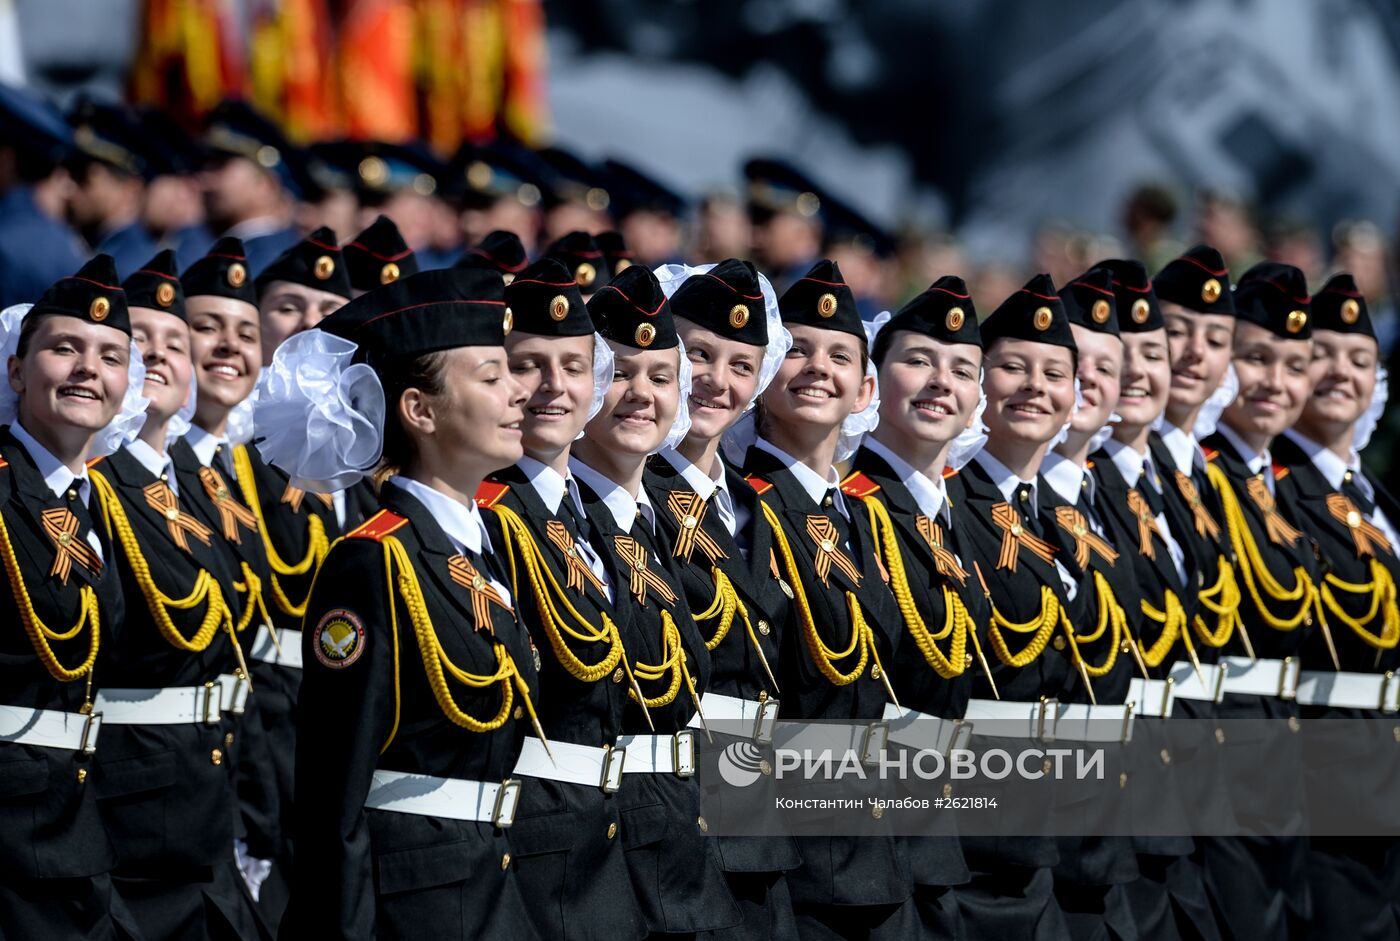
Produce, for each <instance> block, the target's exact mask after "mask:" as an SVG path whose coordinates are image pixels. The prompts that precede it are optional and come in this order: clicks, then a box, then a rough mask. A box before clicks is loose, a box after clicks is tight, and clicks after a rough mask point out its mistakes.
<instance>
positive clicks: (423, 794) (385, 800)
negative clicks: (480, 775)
mask: <svg viewBox="0 0 1400 941" xmlns="http://www.w3.org/2000/svg"><path fill="white" fill-rule="evenodd" d="M519 802H520V782H519V781H516V780H514V779H513V778H507V779H506V780H505V781H501V782H497V783H492V784H488V783H486V782H484V781H468V780H466V779H463V778H438V777H434V776H432V775H430V774H409V773H407V772H404V771H385V770H383V769H382V768H379V769H375V772H374V780H373V783H371V784H370V788H369V796H368V797H366V798H365V807H366V808H368V809H370V810H387V811H390V812H392V813H396V814H417V815H419V816H422V817H443V818H446V819H448V820H472V821H476V822H477V823H489V824H492V825H494V826H497V827H501V828H505V827H508V826H510V825H511V824H512V823H514V822H515V807H516V805H517V804H518V803H519Z"/></svg>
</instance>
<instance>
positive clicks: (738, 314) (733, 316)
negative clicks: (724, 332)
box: [729, 304, 749, 330]
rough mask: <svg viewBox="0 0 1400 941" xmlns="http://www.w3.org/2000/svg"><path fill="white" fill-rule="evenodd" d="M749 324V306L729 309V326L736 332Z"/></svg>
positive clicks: (735, 306)
mask: <svg viewBox="0 0 1400 941" xmlns="http://www.w3.org/2000/svg"><path fill="white" fill-rule="evenodd" d="M748 322H749V305H748V304H735V305H734V306H733V307H731V308H729V325H730V326H731V327H733V328H734V329H735V330H738V329H740V328H741V327H743V326H744V324H746V323H748Z"/></svg>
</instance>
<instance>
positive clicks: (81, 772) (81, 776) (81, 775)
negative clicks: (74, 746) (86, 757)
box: [78, 768, 87, 784]
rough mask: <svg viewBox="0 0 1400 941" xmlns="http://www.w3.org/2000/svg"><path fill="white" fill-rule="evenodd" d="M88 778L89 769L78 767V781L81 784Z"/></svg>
mask: <svg viewBox="0 0 1400 941" xmlns="http://www.w3.org/2000/svg"><path fill="white" fill-rule="evenodd" d="M86 780H87V769H86V768H79V769H78V783H79V784H82V783H83V782H84V781H86Z"/></svg>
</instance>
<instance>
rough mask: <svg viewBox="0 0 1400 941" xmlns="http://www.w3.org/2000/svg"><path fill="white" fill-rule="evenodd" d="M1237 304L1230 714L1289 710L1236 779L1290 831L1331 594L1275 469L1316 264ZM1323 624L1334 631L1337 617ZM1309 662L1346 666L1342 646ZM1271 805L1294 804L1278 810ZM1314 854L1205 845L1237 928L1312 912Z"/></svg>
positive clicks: (1249, 805)
mask: <svg viewBox="0 0 1400 941" xmlns="http://www.w3.org/2000/svg"><path fill="white" fill-rule="evenodd" d="M1234 301H1235V313H1236V318H1237V323H1236V325H1235V338H1234V354H1233V364H1234V367H1235V372H1236V373H1237V374H1238V376H1239V384H1240V391H1239V395H1238V397H1237V398H1236V399H1235V401H1234V403H1232V404H1231V405H1230V406H1229V407H1228V408H1226V409H1225V412H1224V414H1223V415H1222V416H1221V423H1220V427H1219V428H1218V429H1217V430H1216V433H1215V434H1214V435H1211V436H1210V437H1209V438H1207V439H1205V441H1204V442H1202V444H1203V446H1204V447H1205V448H1206V449H1207V450H1206V457H1207V463H1208V468H1207V472H1208V474H1209V476H1210V482H1211V485H1212V486H1213V487H1214V488H1215V491H1216V493H1217V494H1218V495H1219V497H1220V501H1221V505H1222V508H1223V510H1224V519H1223V521H1222V524H1223V525H1224V527H1225V529H1226V531H1227V532H1228V533H1229V537H1230V543H1231V546H1232V547H1233V549H1234V552H1235V558H1236V559H1237V560H1238V578H1239V582H1240V586H1241V591H1242V594H1243V598H1242V599H1241V601H1240V608H1239V614H1240V620H1239V630H1237V631H1236V637H1235V638H1233V639H1232V643H1231V645H1230V646H1229V647H1227V648H1225V650H1232V651H1234V653H1232V654H1225V655H1223V656H1222V657H1221V664H1222V665H1223V666H1225V667H1226V672H1225V675H1224V677H1223V680H1222V681H1221V688H1222V689H1223V690H1224V693H1225V696H1224V701H1223V702H1222V703H1221V704H1220V706H1219V711H1220V714H1221V715H1222V716H1224V717H1226V718H1234V719H1277V720H1289V721H1288V725H1287V726H1286V727H1281V728H1280V729H1279V730H1278V731H1276V732H1275V731H1273V730H1272V729H1271V731H1270V732H1269V739H1268V743H1269V747H1270V751H1271V753H1272V754H1273V755H1274V756H1276V759H1277V764H1272V763H1271V764H1270V765H1267V766H1265V765H1256V766H1255V767H1254V768H1239V769H1236V777H1235V779H1234V780H1233V781H1232V782H1231V797H1232V803H1233V804H1234V806H1235V810H1236V815H1237V817H1238V818H1240V820H1241V823H1242V824H1243V823H1245V822H1246V821H1248V820H1253V821H1256V824H1255V825H1256V826H1258V827H1260V828H1262V829H1264V830H1265V831H1266V832H1270V833H1280V832H1284V831H1285V829H1286V828H1293V827H1297V826H1300V825H1301V824H1302V823H1303V816H1302V814H1301V812H1300V811H1299V810H1298V808H1301V807H1302V805H1303V795H1302V787H1303V781H1302V775H1278V774H1275V773H1273V772H1272V770H1271V769H1272V768H1274V767H1278V766H1281V765H1284V764H1287V763H1289V762H1293V761H1296V762H1298V763H1301V760H1302V754H1301V746H1300V743H1299V741H1298V736H1297V735H1296V734H1293V733H1294V732H1295V731H1296V729H1297V723H1298V715H1299V712H1298V704H1297V702H1296V701H1295V700H1294V696H1295V694H1296V691H1297V686H1298V669H1299V655H1300V654H1301V653H1302V652H1303V647H1304V641H1305V640H1306V639H1307V637H1308V635H1309V633H1311V631H1312V630H1313V629H1314V627H1313V619H1314V615H1315V613H1316V611H1317V610H1318V602H1317V595H1318V592H1317V588H1316V585H1315V580H1316V578H1317V573H1316V566H1317V560H1316V558H1315V555H1314V546H1313V542H1312V538H1311V537H1310V536H1309V535H1308V534H1307V533H1305V532H1303V531H1302V530H1300V529H1298V528H1297V526H1296V523H1297V520H1296V518H1290V517H1289V516H1288V514H1291V513H1292V512H1293V508H1294V507H1295V506H1296V496H1295V489H1294V482H1293V481H1291V480H1290V479H1289V475H1288V473H1287V471H1286V470H1285V469H1283V468H1278V469H1277V470H1276V469H1275V467H1274V464H1273V459H1272V457H1271V456H1270V453H1269V445H1270V443H1271V442H1272V441H1273V439H1274V438H1275V436H1277V435H1279V434H1281V433H1282V432H1283V430H1284V429H1285V428H1288V427H1289V426H1291V425H1292V424H1293V422H1294V421H1295V420H1297V418H1298V416H1299V414H1300V413H1301V412H1302V410H1303V406H1304V405H1305V404H1306V403H1307V399H1308V394H1309V392H1310V391H1311V382H1310V379H1309V376H1308V366H1309V363H1310V362H1311V359H1312V323H1311V320H1312V317H1311V314H1310V312H1309V304H1308V292H1307V284H1306V282H1305V281H1304V280H1303V274H1302V272H1301V271H1299V270H1298V269H1297V268H1294V267H1292V266H1291V265H1282V264H1276V263H1273V262H1260V263H1259V264H1257V265H1255V266H1254V267H1253V268H1251V269H1249V271H1247V272H1245V274H1244V276H1243V277H1242V278H1240V280H1239V283H1238V284H1237V285H1236V286H1235V297H1234ZM1321 628H1322V630H1323V631H1326V629H1327V625H1326V622H1325V621H1324V622H1322V624H1321ZM1328 639H1330V638H1328V637H1324V640H1328ZM1326 646H1327V647H1328V648H1329V650H1330V647H1331V645H1330V644H1327V645H1326ZM1310 663H1311V665H1312V666H1313V667H1316V668H1326V667H1329V666H1330V667H1332V668H1333V669H1335V668H1336V663H1335V661H1334V660H1332V659H1331V658H1330V656H1329V657H1328V658H1327V659H1322V658H1314V659H1313V660H1312V661H1310ZM1274 725H1280V726H1281V723H1274ZM1251 772H1252V773H1251ZM1276 801H1277V803H1276ZM1270 807H1285V808H1288V810H1286V811H1282V812H1281V811H1278V810H1274V811H1269V810H1266V809H1265V808H1270ZM1306 850H1307V845H1306V843H1305V841H1304V840H1303V839H1302V838H1301V837H1272V836H1245V837H1240V838H1238V839H1228V840H1212V841H1208V842H1207V843H1206V844H1205V854H1204V855H1205V865H1206V869H1207V873H1208V875H1209V877H1210V879H1211V880H1212V883H1213V885H1214V887H1215V891H1216V892H1218V897H1219V899H1220V900H1221V901H1222V903H1223V907H1222V912H1223V914H1224V918H1225V922H1226V926H1227V929H1228V930H1229V931H1230V932H1232V933H1233V934H1235V935H1236V936H1240V935H1256V936H1259V937H1281V936H1283V935H1284V934H1285V933H1286V932H1287V931H1288V923H1289V921H1290V920H1301V921H1303V922H1306V921H1307V919H1308V918H1309V915H1310V911H1311V905H1310V899H1309V895H1310V892H1309V885H1308V879H1307V872H1306V867H1307V852H1306Z"/></svg>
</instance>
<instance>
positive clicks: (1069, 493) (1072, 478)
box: [1040, 451, 1094, 506]
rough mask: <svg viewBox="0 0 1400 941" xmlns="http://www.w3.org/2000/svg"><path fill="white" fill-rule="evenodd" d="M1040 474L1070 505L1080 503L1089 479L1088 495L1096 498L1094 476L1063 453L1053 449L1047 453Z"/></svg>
mask: <svg viewBox="0 0 1400 941" xmlns="http://www.w3.org/2000/svg"><path fill="white" fill-rule="evenodd" d="M1040 476H1042V477H1044V478H1045V482H1046V483H1048V484H1049V485H1050V489H1051V490H1053V491H1055V493H1057V494H1059V496H1060V499H1061V500H1063V501H1065V502H1066V503H1068V504H1069V505H1070V506H1074V505H1076V504H1077V503H1079V496H1080V493H1081V492H1083V491H1084V490H1085V486H1084V483H1085V481H1088V488H1087V489H1088V493H1087V496H1088V498H1089V499H1090V500H1092V499H1094V492H1093V487H1094V478H1093V477H1092V476H1091V475H1090V474H1089V472H1088V470H1087V469H1085V468H1083V467H1080V466H1079V465H1078V464H1076V463H1075V462H1074V461H1071V460H1070V459H1069V458H1067V457H1065V456H1064V455H1063V454H1057V453H1056V452H1054V451H1051V452H1050V453H1049V454H1047V455H1045V460H1043V461H1041V462H1040Z"/></svg>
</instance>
